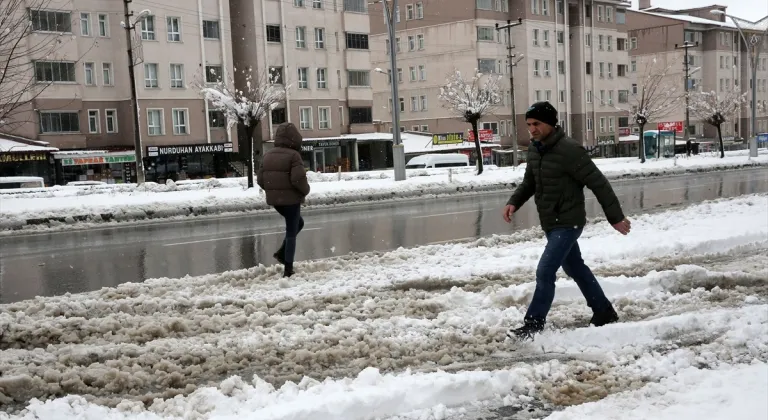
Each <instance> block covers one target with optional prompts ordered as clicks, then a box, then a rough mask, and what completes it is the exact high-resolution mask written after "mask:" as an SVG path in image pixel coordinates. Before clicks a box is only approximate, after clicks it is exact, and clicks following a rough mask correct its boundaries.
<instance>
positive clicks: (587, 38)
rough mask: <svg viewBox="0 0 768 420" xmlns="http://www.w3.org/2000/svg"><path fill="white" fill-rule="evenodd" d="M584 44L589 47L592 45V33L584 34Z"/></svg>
mask: <svg viewBox="0 0 768 420" xmlns="http://www.w3.org/2000/svg"><path fill="white" fill-rule="evenodd" d="M584 45H585V46H587V47H591V46H592V34H586V35H584Z"/></svg>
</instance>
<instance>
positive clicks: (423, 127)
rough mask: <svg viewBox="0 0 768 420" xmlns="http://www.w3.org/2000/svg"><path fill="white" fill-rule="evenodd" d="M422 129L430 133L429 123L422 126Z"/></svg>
mask: <svg viewBox="0 0 768 420" xmlns="http://www.w3.org/2000/svg"><path fill="white" fill-rule="evenodd" d="M421 131H422V132H423V133H428V132H429V126H428V125H422V126H421Z"/></svg>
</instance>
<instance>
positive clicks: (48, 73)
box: [35, 61, 77, 83]
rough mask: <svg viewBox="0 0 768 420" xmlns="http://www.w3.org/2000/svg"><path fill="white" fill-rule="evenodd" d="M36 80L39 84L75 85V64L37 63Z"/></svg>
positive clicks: (62, 62)
mask: <svg viewBox="0 0 768 420" xmlns="http://www.w3.org/2000/svg"><path fill="white" fill-rule="evenodd" d="M35 80H36V81H38V82H53V83H62V82H64V83H74V82H76V81H77V79H76V77H75V63H71V62H64V61H36V62H35Z"/></svg>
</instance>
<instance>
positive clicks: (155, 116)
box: [147, 109, 163, 136]
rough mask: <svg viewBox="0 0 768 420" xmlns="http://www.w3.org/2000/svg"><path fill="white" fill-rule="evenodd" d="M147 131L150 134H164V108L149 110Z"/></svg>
mask: <svg viewBox="0 0 768 420" xmlns="http://www.w3.org/2000/svg"><path fill="white" fill-rule="evenodd" d="M147 132H148V134H149V135H150V136H161V135H163V110H162V109H148V110H147Z"/></svg>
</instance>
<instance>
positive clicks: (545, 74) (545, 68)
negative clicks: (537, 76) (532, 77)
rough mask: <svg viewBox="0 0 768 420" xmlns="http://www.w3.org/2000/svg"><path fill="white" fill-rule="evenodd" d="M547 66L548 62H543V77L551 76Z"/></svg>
mask: <svg viewBox="0 0 768 420" xmlns="http://www.w3.org/2000/svg"><path fill="white" fill-rule="evenodd" d="M549 66H550V61H549V60H544V77H549V76H551V74H550V68H549Z"/></svg>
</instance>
